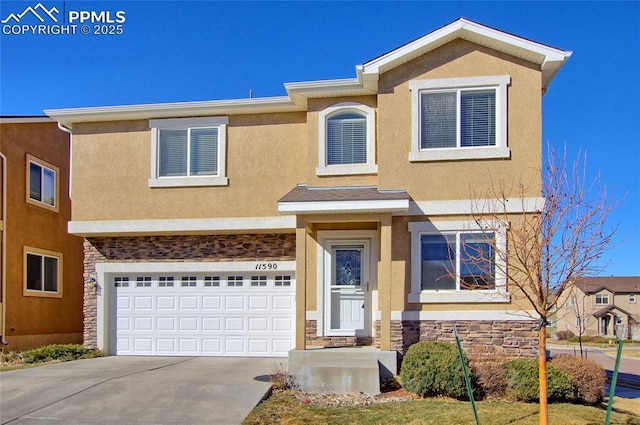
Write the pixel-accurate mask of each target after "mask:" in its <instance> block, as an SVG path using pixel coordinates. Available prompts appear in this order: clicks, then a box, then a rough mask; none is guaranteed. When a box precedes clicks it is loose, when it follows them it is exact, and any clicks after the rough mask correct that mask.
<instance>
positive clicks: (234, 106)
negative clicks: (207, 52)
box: [44, 96, 303, 126]
mask: <svg viewBox="0 0 640 425" xmlns="http://www.w3.org/2000/svg"><path fill="white" fill-rule="evenodd" d="M302 110H303V108H301V107H300V106H298V105H296V104H295V103H294V102H292V101H291V99H290V98H289V97H288V96H277V97H262V98H250V99H230V100H211V101H201V102H176V103H155V104H143V105H121V106H100V107H90V108H70V109H49V110H46V111H44V112H45V113H46V114H47V115H48V116H50V117H51V118H53V119H54V120H56V121H58V122H60V123H62V124H64V125H65V126H71V125H72V124H73V123H80V122H98V121H124V120H137V119H141V120H142V119H154V118H181V117H193V116H206V115H233V114H247V113H267V112H296V111H302Z"/></svg>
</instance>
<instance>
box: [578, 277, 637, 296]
mask: <svg viewBox="0 0 640 425" xmlns="http://www.w3.org/2000/svg"><path fill="white" fill-rule="evenodd" d="M576 286H577V287H578V288H580V290H581V291H582V292H584V293H585V294H594V293H596V292H600V291H601V290H603V289H607V290H608V291H610V292H612V293H614V294H632V293H640V276H611V277H583V278H580V280H579V281H578V282H577V283H576Z"/></svg>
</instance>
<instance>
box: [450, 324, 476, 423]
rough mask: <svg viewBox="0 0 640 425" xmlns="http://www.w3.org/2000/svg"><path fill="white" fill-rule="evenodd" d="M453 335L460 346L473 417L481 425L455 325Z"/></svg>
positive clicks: (459, 352)
mask: <svg viewBox="0 0 640 425" xmlns="http://www.w3.org/2000/svg"><path fill="white" fill-rule="evenodd" d="M453 334H454V335H455V337H456V345H457V346H458V356H460V364H461V365H462V372H464V381H465V383H466V384H467V394H469V400H471V408H472V409H473V417H474V418H476V425H480V419H478V410H477V409H476V402H475V400H474V399H473V389H472V388H471V378H470V377H469V372H467V367H466V366H465V364H464V356H463V354H462V345H460V338H458V329H457V328H456V325H453Z"/></svg>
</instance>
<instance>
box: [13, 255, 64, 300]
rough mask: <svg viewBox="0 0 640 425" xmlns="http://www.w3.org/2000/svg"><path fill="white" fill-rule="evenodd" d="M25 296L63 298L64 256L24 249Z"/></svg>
mask: <svg viewBox="0 0 640 425" xmlns="http://www.w3.org/2000/svg"><path fill="white" fill-rule="evenodd" d="M23 295H26V296H36V297H55V298H60V297H62V254H60V253H57V252H51V251H45V250H42V249H37V248H30V247H25V248H24V287H23Z"/></svg>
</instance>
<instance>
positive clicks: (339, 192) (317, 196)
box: [278, 184, 409, 215]
mask: <svg viewBox="0 0 640 425" xmlns="http://www.w3.org/2000/svg"><path fill="white" fill-rule="evenodd" d="M408 211H409V195H408V194H407V191H406V190H380V189H378V188H377V187H375V186H349V187H308V186H307V185H306V184H299V185H297V186H296V187H295V188H293V189H292V190H291V191H289V193H287V194H286V195H285V196H283V197H282V198H281V199H280V200H279V201H278V212H280V213H283V214H297V215H304V214H334V213H392V214H393V213H406V212H408Z"/></svg>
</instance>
